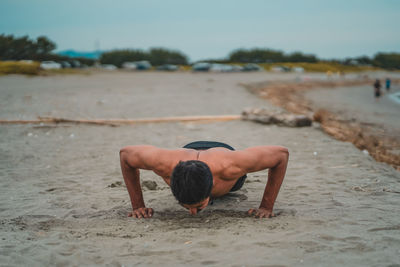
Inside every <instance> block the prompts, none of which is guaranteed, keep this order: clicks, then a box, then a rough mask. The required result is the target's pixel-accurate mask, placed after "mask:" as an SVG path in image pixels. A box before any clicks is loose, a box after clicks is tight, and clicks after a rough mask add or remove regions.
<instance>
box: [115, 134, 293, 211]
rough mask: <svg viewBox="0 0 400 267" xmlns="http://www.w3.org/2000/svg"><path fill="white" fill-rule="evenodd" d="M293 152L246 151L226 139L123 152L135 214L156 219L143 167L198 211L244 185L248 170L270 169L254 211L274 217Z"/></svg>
mask: <svg viewBox="0 0 400 267" xmlns="http://www.w3.org/2000/svg"><path fill="white" fill-rule="evenodd" d="M288 158H289V152H288V150H287V149H286V148H284V147H281V146H256V147H250V148H247V149H244V150H237V151H234V149H233V148H232V147H231V146H229V145H227V144H224V143H220V142H208V141H198V142H193V143H190V144H188V145H186V146H185V147H184V148H180V149H174V150H168V149H162V148H157V147H154V146H148V145H142V146H127V147H124V148H122V149H121V151H120V160H121V169H122V175H123V177H124V181H125V184H126V187H127V189H128V193H129V197H130V199H131V203H132V212H130V213H129V215H128V216H131V217H134V218H150V217H152V216H153V212H154V211H153V209H152V208H147V207H146V206H145V204H144V200H143V195H142V189H141V187H140V178H139V169H143V170H152V171H153V172H154V173H156V174H157V175H159V176H161V177H162V178H163V179H164V181H165V182H166V183H167V184H168V185H169V186H170V187H171V190H172V193H173V195H174V196H175V198H176V199H177V200H178V201H179V204H180V205H182V206H183V207H185V208H186V209H188V210H189V212H190V214H192V215H195V214H197V212H199V211H201V210H202V209H204V208H205V207H207V205H208V203H209V201H210V198H211V199H214V198H218V197H221V196H223V195H225V194H227V193H229V192H231V191H236V190H238V189H240V187H241V186H242V185H243V183H244V180H245V179H246V173H249V172H257V171H261V170H264V169H269V172H268V182H267V184H266V186H265V190H264V195H263V197H262V200H261V204H260V206H259V207H258V209H257V208H252V209H249V211H248V214H249V215H254V216H256V217H259V218H269V217H273V216H274V214H273V207H274V203H275V200H276V197H277V196H278V193H279V189H280V187H281V184H282V181H283V178H284V177H285V172H286V167H287V164H288Z"/></svg>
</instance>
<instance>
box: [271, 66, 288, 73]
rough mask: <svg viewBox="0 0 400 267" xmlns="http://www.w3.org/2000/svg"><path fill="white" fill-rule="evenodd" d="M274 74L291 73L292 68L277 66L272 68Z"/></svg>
mask: <svg viewBox="0 0 400 267" xmlns="http://www.w3.org/2000/svg"><path fill="white" fill-rule="evenodd" d="M271 70H272V71H274V72H289V71H290V68H289V67H286V66H275V67H272V68H271Z"/></svg>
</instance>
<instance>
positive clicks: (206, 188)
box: [171, 160, 213, 204]
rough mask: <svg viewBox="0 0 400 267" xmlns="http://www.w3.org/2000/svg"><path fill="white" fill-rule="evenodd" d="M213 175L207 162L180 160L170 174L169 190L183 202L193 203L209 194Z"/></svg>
mask: <svg viewBox="0 0 400 267" xmlns="http://www.w3.org/2000/svg"><path fill="white" fill-rule="evenodd" d="M212 186H213V177H212V173H211V170H210V168H209V167H208V165H207V164H205V163H204V162H202V161H199V160H189V161H180V162H179V163H178V164H177V165H176V166H175V168H174V170H173V172H172V176H171V190H172V194H174V196H175V198H176V199H177V200H178V201H179V202H180V203H183V204H195V203H198V202H200V201H202V200H203V199H206V198H207V197H208V196H210V193H211V189H212Z"/></svg>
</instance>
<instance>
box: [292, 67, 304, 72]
mask: <svg viewBox="0 0 400 267" xmlns="http://www.w3.org/2000/svg"><path fill="white" fill-rule="evenodd" d="M293 71H294V72H298V73H303V72H304V68H302V67H294V68H293Z"/></svg>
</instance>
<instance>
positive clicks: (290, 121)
mask: <svg viewBox="0 0 400 267" xmlns="http://www.w3.org/2000/svg"><path fill="white" fill-rule="evenodd" d="M242 118H243V119H244V120H250V121H255V122H259V123H263V124H277V125H279V126H287V127H305V126H311V125H312V120H311V119H310V118H308V117H307V116H304V115H296V114H291V113H286V112H271V111H268V110H266V109H246V110H244V111H243V112H242Z"/></svg>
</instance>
